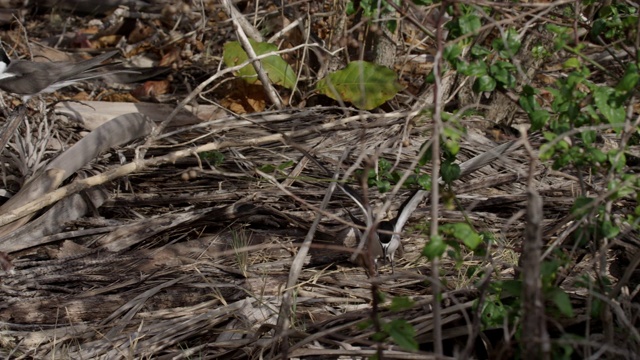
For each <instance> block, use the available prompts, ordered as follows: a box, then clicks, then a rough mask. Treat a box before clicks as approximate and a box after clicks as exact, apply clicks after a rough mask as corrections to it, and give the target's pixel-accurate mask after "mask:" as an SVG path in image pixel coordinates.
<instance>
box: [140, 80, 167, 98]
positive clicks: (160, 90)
mask: <svg viewBox="0 0 640 360" xmlns="http://www.w3.org/2000/svg"><path fill="white" fill-rule="evenodd" d="M170 88H171V83H170V82H169V80H160V81H147V82H145V83H144V84H142V85H140V86H138V87H137V88H135V89H134V90H133V91H131V95H133V96H134V97H135V98H136V99H138V100H144V99H149V98H154V97H156V96H158V95H164V94H166V93H168V92H169V90H170Z"/></svg>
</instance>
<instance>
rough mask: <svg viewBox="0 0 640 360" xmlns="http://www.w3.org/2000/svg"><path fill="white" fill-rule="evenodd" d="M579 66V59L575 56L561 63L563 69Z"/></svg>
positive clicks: (577, 67)
mask: <svg viewBox="0 0 640 360" xmlns="http://www.w3.org/2000/svg"><path fill="white" fill-rule="evenodd" d="M580 66H581V64H580V60H578V58H575V57H572V58H569V59H568V60H566V61H565V62H564V63H563V64H562V67H563V68H564V69H579V68H580Z"/></svg>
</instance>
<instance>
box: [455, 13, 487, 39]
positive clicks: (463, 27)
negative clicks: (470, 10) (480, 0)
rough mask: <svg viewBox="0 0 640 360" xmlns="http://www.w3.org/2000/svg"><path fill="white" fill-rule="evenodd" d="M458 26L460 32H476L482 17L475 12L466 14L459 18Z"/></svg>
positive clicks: (480, 24)
mask: <svg viewBox="0 0 640 360" xmlns="http://www.w3.org/2000/svg"><path fill="white" fill-rule="evenodd" d="M458 26H460V32H461V33H462V34H469V33H475V32H476V31H477V30H478V29H480V27H481V26H482V23H481V22H480V18H479V17H478V16H477V15H475V14H466V15H463V16H461V17H460V18H459V19H458Z"/></svg>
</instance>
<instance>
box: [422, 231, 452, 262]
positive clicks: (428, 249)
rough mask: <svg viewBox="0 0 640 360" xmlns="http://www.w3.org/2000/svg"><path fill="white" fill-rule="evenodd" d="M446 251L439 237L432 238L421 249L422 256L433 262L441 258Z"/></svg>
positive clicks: (445, 246)
mask: <svg viewBox="0 0 640 360" xmlns="http://www.w3.org/2000/svg"><path fill="white" fill-rule="evenodd" d="M446 249H447V244H445V243H444V241H443V240H442V237H441V236H440V235H436V236H432V237H431V239H430V240H429V242H428V243H427V244H426V245H425V246H424V248H423V249H422V255H424V256H426V257H427V259H429V260H433V259H435V258H437V257H440V256H442V254H444V251H445V250H446Z"/></svg>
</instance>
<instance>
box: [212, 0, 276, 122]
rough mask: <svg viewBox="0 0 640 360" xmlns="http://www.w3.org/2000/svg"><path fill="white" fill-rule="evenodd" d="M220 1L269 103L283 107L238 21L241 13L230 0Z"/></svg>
mask: <svg viewBox="0 0 640 360" xmlns="http://www.w3.org/2000/svg"><path fill="white" fill-rule="evenodd" d="M222 3H223V5H224V8H225V11H226V12H227V14H228V15H230V16H231V19H232V20H233V27H234V28H235V29H236V34H237V35H238V40H239V41H240V44H242V47H243V48H244V51H246V53H247V56H248V57H249V60H251V65H252V66H253V68H254V69H255V70H256V73H257V74H258V78H259V79H260V82H261V83H262V87H263V88H264V91H265V92H266V93H267V96H268V97H269V100H271V103H272V104H273V105H274V106H275V107H276V108H277V109H278V110H281V109H282V108H283V106H282V101H280V97H279V96H278V93H276V89H275V88H274V87H273V85H272V84H271V80H269V77H268V76H267V73H266V72H265V71H264V68H263V67H262V63H261V62H260V60H257V59H256V58H257V55H256V52H255V51H254V50H253V47H252V46H251V43H250V42H249V39H248V38H247V35H246V34H245V32H244V31H243V29H242V26H241V25H240V23H239V20H238V18H240V17H243V16H242V14H240V13H239V12H238V11H237V10H236V11H234V10H235V8H234V6H233V4H232V3H231V1H230V0H222Z"/></svg>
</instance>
